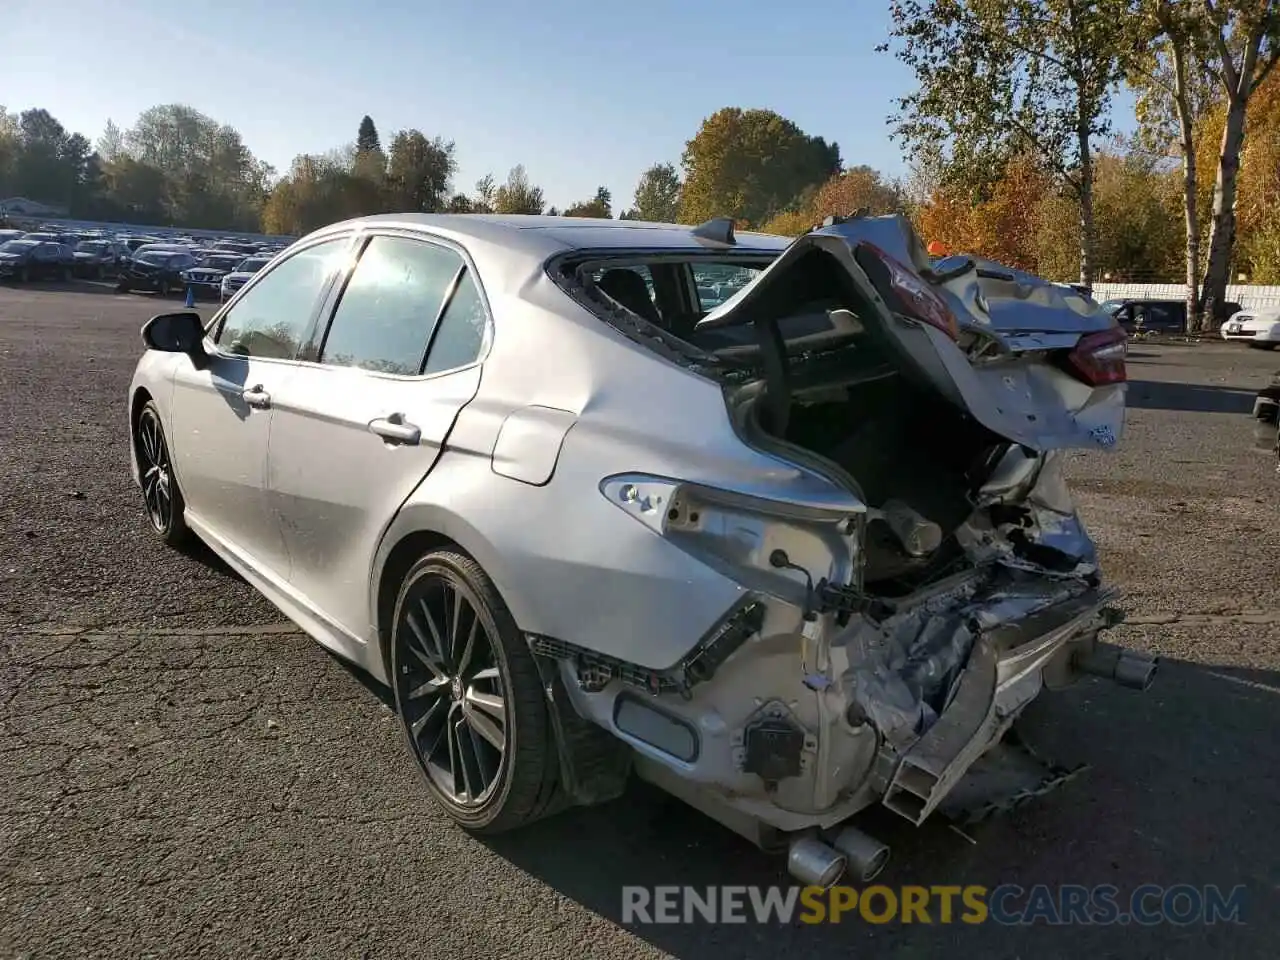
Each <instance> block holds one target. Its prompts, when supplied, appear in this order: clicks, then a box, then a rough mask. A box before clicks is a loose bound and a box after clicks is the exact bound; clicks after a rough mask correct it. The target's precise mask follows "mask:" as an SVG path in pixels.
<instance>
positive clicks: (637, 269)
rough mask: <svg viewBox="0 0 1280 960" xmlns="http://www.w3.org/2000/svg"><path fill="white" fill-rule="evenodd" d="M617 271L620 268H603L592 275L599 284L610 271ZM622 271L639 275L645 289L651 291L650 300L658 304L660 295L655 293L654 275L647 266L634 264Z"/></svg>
mask: <svg viewBox="0 0 1280 960" xmlns="http://www.w3.org/2000/svg"><path fill="white" fill-rule="evenodd" d="M616 269H619V268H618V267H601V268H600V269H599V270H597V271H596V272H595V273H593V274H592V275H591V278H592V279H593V280H594V281H595V282H596V283H599V282H600V280H601V278H602V277H603V276H604V275H605V274H606V273H608V272H609V270H616ZM620 269H623V270H630V271H631V272H632V273H637V274H639V275H640V279H641V280H643V281H644V286H645V289H646V290H648V291H649V299H650V300H652V301H654V302H655V303H656V302H657V299H658V295H657V294H656V293H655V292H654V289H653V274H652V273H650V272H649V268H648V267H647V266H645V265H644V264H643V263H640V264H632V265H629V266H626V267H622V268H620Z"/></svg>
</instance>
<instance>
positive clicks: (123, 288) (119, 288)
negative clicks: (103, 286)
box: [116, 280, 129, 293]
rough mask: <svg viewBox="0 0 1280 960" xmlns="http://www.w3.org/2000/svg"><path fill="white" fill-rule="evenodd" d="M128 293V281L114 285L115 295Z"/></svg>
mask: <svg viewBox="0 0 1280 960" xmlns="http://www.w3.org/2000/svg"><path fill="white" fill-rule="evenodd" d="M128 292H129V281H128V280H121V281H120V282H119V283H117V284H116V293H128Z"/></svg>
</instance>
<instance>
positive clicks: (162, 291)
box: [156, 280, 170, 297]
mask: <svg viewBox="0 0 1280 960" xmlns="http://www.w3.org/2000/svg"><path fill="white" fill-rule="evenodd" d="M169 292H170V287H169V281H168V280H161V281H160V282H159V283H158V284H157V285H156V295H157V296H161V297H167V296H169Z"/></svg>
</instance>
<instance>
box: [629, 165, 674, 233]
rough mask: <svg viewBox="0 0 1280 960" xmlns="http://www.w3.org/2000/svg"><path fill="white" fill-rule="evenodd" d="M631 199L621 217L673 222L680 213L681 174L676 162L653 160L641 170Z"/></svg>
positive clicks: (655, 221)
mask: <svg viewBox="0 0 1280 960" xmlns="http://www.w3.org/2000/svg"><path fill="white" fill-rule="evenodd" d="M631 202H632V208H631V210H629V211H627V212H626V213H624V214H623V219H628V220H649V221H652V222H654V223H675V222H676V219H677V218H678V217H679V216H680V175H679V174H678V173H677V172H676V168H675V165H674V164H670V163H655V164H654V165H653V166H652V167H650V168H649V169H648V170H646V171H645V172H644V173H642V174H641V175H640V182H639V183H638V184H637V185H636V194H635V197H634V198H633V199H632V201H631Z"/></svg>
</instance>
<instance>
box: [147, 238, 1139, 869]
mask: <svg viewBox="0 0 1280 960" xmlns="http://www.w3.org/2000/svg"><path fill="white" fill-rule="evenodd" d="M714 264H721V265H724V266H726V267H731V268H733V269H734V270H738V271H744V272H746V273H748V274H749V275H751V276H752V277H753V279H752V280H751V282H750V283H748V284H747V285H745V286H744V287H742V289H740V290H739V291H738V292H737V293H736V294H735V295H734V296H733V297H732V298H731V299H729V300H727V301H726V302H724V303H722V304H720V305H719V306H717V307H715V308H714V309H712V310H711V311H707V310H705V309H703V308H702V307H701V305H700V304H699V302H698V300H697V295H696V292H695V291H696V290H697V284H696V283H695V281H694V275H695V271H698V270H701V268H702V267H704V266H707V265H714ZM922 271H923V272H922ZM649 281H652V283H650V282H649ZM1028 285H1032V286H1033V287H1034V286H1035V285H1039V288H1043V289H1039V288H1037V289H1036V293H1037V296H1036V297H1035V298H1034V299H1033V300H1031V301H1028V299H1027V298H1026V296H1025V292H1026V289H1027V287H1028ZM966 304H968V305H971V306H970V307H966V306H965V305H966ZM970 310H974V311H980V312H978V313H974V312H970ZM1028 334H1032V335H1028ZM143 341H144V343H145V346H146V350H145V352H144V353H143V355H142V357H141V359H140V360H139V362H138V365H137V369H136V371H135V373H134V377H133V380H132V383H131V385H130V388H129V394H128V397H127V404H128V416H129V423H130V425H131V441H132V450H133V454H134V456H133V461H132V467H133V476H134V479H135V481H136V482H137V483H138V484H139V486H140V488H141V491H142V500H143V503H144V504H145V508H146V515H147V518H148V523H149V524H150V526H151V527H152V528H153V530H154V532H155V533H156V534H157V535H158V536H159V537H160V538H162V539H163V540H164V541H165V542H166V543H169V544H178V543H180V542H182V541H183V539H184V538H186V537H187V536H189V535H190V534H191V533H194V534H196V535H198V536H199V537H200V538H201V539H203V540H204V541H205V542H206V543H208V544H209V545H210V546H211V547H212V548H213V550H214V551H215V552H216V553H218V554H219V555H220V556H221V557H223V558H224V559H225V560H226V561H227V563H229V564H230V565H231V566H232V567H233V568H234V569H235V570H236V571H238V572H239V573H240V574H241V575H243V576H244V577H245V578H246V579H247V580H248V581H249V582H250V583H251V584H253V585H254V586H255V587H256V588H257V589H259V590H260V591H261V592H262V593H263V594H265V595H266V596H267V597H268V598H270V599H271V600H272V601H273V602H274V603H275V604H276V605H277V606H279V607H280V609H281V610H282V611H284V612H285V613H286V615H288V616H290V617H291V618H293V619H294V620H295V621H296V622H297V623H298V624H299V625H300V626H301V627H302V628H303V629H304V630H306V631H307V632H308V633H310V634H311V636H313V637H314V638H315V639H316V640H317V641H319V642H320V643H321V644H323V645H324V646H326V647H327V648H329V649H330V650H332V651H335V652H336V653H338V654H339V655H341V656H343V657H346V658H348V659H350V660H352V661H354V662H355V663H357V664H359V665H360V666H361V667H363V668H364V669H365V670H367V671H369V672H370V673H371V674H372V675H373V676H374V677H376V678H377V679H378V680H380V681H384V682H386V683H387V684H389V685H390V687H391V689H392V692H393V694H394V698H395V704H396V709H397V711H398V714H399V717H400V721H401V724H402V727H403V733H404V739H405V742H406V744H407V747H408V751H409V754H410V756H411V757H412V758H413V761H414V762H415V764H416V766H417V769H418V771H419V772H420V774H421V777H422V779H423V782H424V783H425V786H426V789H427V790H428V791H429V793H430V794H431V795H432V796H433V797H434V798H435V800H436V801H437V802H438V803H439V804H440V806H441V807H442V808H443V809H444V810H445V811H446V812H447V813H448V814H449V815H450V816H451V817H453V818H454V819H455V820H456V821H458V822H459V823H461V824H463V825H464V826H466V827H467V828H469V829H472V830H476V831H482V832H496V831H499V830H504V829H509V828H513V827H517V826H519V825H521V824H525V823H528V822H530V821H533V820H535V819H537V818H538V817H540V816H542V815H544V814H545V813H546V812H548V811H550V810H553V809H556V808H557V807H559V806H561V805H563V804H565V803H574V802H577V803H591V802H597V801H600V800H604V799H607V798H610V797H613V796H616V795H617V794H618V793H619V792H620V791H621V790H622V789H623V785H624V784H625V782H626V779H627V777H628V776H629V775H631V774H635V775H638V776H640V777H642V778H645V779H647V780H650V781H652V782H654V783H656V784H658V785H659V786H661V787H663V788H664V789H667V790H669V791H671V792H672V793H673V794H675V795H676V796H679V797H681V798H683V799H685V800H686V801H688V802H690V803H691V804H693V805H695V806H697V807H698V808H699V809H700V810H702V811H704V812H706V813H707V814H709V815H710V816H712V817H714V818H716V819H717V820H719V821H721V822H722V823H724V824H726V825H728V826H730V827H731V828H733V829H735V830H738V831H739V832H741V833H742V834H743V835H745V836H747V837H749V838H750V839H752V840H754V841H755V842H757V843H759V844H761V846H763V847H765V848H768V849H782V850H787V851H788V865H789V868H790V870H791V871H792V873H793V875H794V876H796V877H797V878H799V879H800V880H801V881H802V882H804V883H814V884H823V885H829V884H830V883H833V882H835V880H836V879H837V878H838V877H839V876H840V875H841V873H842V871H843V870H844V869H845V868H846V867H848V868H849V870H850V871H851V872H852V873H853V874H854V875H855V876H856V877H857V878H858V879H860V880H866V879H869V878H870V877H871V876H874V875H875V873H876V872H877V871H878V870H879V868H880V867H881V866H882V865H883V863H884V861H885V859H886V857H887V855H888V849H887V847H885V846H884V845H883V844H882V843H879V842H878V841H877V840H875V839H874V838H872V837H870V836H869V835H867V834H866V833H863V832H862V831H860V830H859V829H857V828H855V827H853V826H852V825H851V823H850V818H851V817H853V816H854V815H855V814H857V813H859V812H860V811H862V810H864V809H865V808H866V807H868V806H869V805H871V804H882V805H883V806H884V807H886V808H887V809H889V810H890V811H893V812H895V813H897V814H899V815H900V816H902V817H904V818H906V819H907V820H909V821H910V822H912V823H915V824H919V823H921V822H923V821H924V820H925V819H926V818H927V817H929V816H930V815H931V814H932V813H933V812H934V811H935V810H944V811H945V810H949V809H950V803H952V802H956V796H960V795H963V791H961V792H960V793H959V794H957V795H956V796H953V788H954V787H955V786H956V785H957V783H959V782H962V780H963V782H965V783H966V784H967V785H968V786H970V787H972V786H973V785H974V784H975V783H978V782H981V778H982V776H983V775H984V773H990V768H991V767H992V766H997V765H1002V764H1005V763H1007V762H1008V761H1009V759H1010V757H1014V756H1015V755H1016V758H1017V759H1019V760H1026V763H1027V764H1029V765H1030V766H1029V767H1028V766H1022V767H1019V768H1018V769H1019V770H1021V771H1022V772H1021V773H1020V774H1019V776H1017V777H1014V778H1012V779H1006V780H1005V781H1004V782H1005V783H1006V785H1007V786H1008V789H1009V792H1010V793H1011V794H1018V795H1021V794H1022V792H1025V791H1032V792H1035V791H1040V790H1043V789H1047V788H1048V787H1049V786H1051V785H1052V784H1053V783H1055V782H1057V781H1056V779H1055V778H1056V777H1057V776H1058V774H1056V773H1055V772H1054V771H1053V770H1052V769H1051V768H1049V767H1047V766H1045V765H1043V764H1042V763H1040V762H1039V761H1036V760H1035V759H1034V758H1027V757H1025V756H1024V755H1023V754H1020V753H1017V750H1018V748H1017V746H1016V744H1015V743H1014V742H1013V741H1011V740H1005V739H1003V735H1004V733H1005V732H1006V730H1008V729H1009V726H1010V724H1012V723H1013V721H1014V720H1015V718H1016V717H1017V716H1018V715H1019V714H1020V713H1021V711H1022V710H1023V709H1024V708H1025V706H1026V705H1027V704H1028V703H1029V702H1030V701H1031V700H1033V699H1035V698H1036V696H1037V695H1038V694H1039V693H1040V692H1041V690H1042V688H1044V687H1046V686H1049V687H1053V686H1057V685H1058V684H1062V683H1066V682H1068V681H1069V680H1070V679H1072V678H1073V677H1074V676H1076V675H1078V674H1079V673H1081V672H1088V673H1096V674H1100V675H1104V676H1107V677H1109V678H1111V679H1113V680H1117V681H1118V682H1120V683H1121V684H1124V685H1127V686H1132V687H1136V688H1145V687H1146V685H1147V684H1149V683H1150V681H1151V679H1152V676H1153V674H1154V672H1155V669H1156V664H1155V660H1154V659H1153V658H1151V657H1146V656H1142V655H1139V654H1136V653H1133V652H1128V651H1123V650H1118V649H1117V648H1108V649H1106V650H1104V649H1103V648H1102V647H1100V646H1098V645H1097V644H1096V641H1097V638H1098V636H1099V633H1100V632H1101V631H1102V630H1104V629H1105V628H1106V627H1107V626H1109V625H1110V624H1111V623H1113V622H1114V619H1113V611H1112V607H1111V604H1112V603H1113V601H1114V598H1115V593H1114V591H1113V590H1112V589H1111V588H1110V587H1108V586H1107V585H1106V584H1105V583H1104V582H1103V580H1102V575H1101V571H1100V569H1099V566H1098V557H1097V550H1096V548H1095V545H1094V543H1093V542H1092V540H1091V539H1090V538H1089V536H1088V534H1087V532H1086V531H1085V528H1084V527H1083V525H1082V524H1081V522H1080V519H1079V517H1078V516H1077V514H1076V510H1075V507H1074V506H1073V504H1072V501H1071V497H1070V494H1069V492H1068V490H1067V487H1066V485H1065V483H1064V481H1063V479H1062V474H1061V469H1060V466H1061V461H1062V459H1063V456H1062V452H1063V451H1064V450H1069V449H1074V448H1081V449H1089V450H1101V451H1107V450H1111V449H1113V448H1114V447H1115V445H1116V444H1117V442H1118V441H1119V439H1120V436H1121V433H1122V430H1123V423H1124V393H1125V379H1126V370H1125V349H1126V337H1125V335H1124V333H1123V331H1122V330H1120V329H1119V328H1118V327H1117V326H1116V324H1115V323H1114V322H1113V321H1112V320H1111V318H1110V317H1108V316H1106V315H1105V314H1103V313H1101V312H1100V311H1097V310H1088V311H1085V312H1081V311H1080V310H1079V308H1078V304H1077V305H1075V306H1073V305H1072V304H1069V303H1068V302H1067V298H1066V297H1065V296H1064V294H1063V292H1062V291H1060V290H1057V289H1056V288H1052V285H1050V284H1047V283H1046V282H1044V281H1041V280H1038V279H1036V278H1034V277H1030V276H1029V275H1026V274H1021V273H1019V272H1017V271H1013V270H1008V269H1007V268H1003V267H1000V266H999V265H996V264H991V263H989V262H985V261H984V262H978V261H975V260H973V259H971V258H965V257H952V258H948V259H946V260H945V261H941V262H939V263H938V264H931V263H930V261H929V260H928V258H927V257H926V255H925V253H924V249H923V246H922V244H921V243H920V242H919V240H918V238H916V236H915V234H914V233H913V232H912V231H911V228H910V226H909V224H908V223H907V221H905V220H903V219H901V218H897V217H886V218H859V219H851V220H847V221H837V222H834V223H832V224H831V225H828V226H825V227H823V228H821V229H819V230H816V231H814V232H811V233H809V234H807V235H805V236H803V237H801V238H800V239H798V240H796V241H794V242H790V241H788V240H786V239H784V238H780V237H770V236H764V235H759V234H741V235H735V233H734V231H733V224H732V221H728V220H725V221H712V222H710V223H707V224H703V225H702V226H700V227H696V228H689V227H675V226H670V225H658V224H636V223H634V222H631V221H592V220H582V221H572V220H565V219H563V218H558V217H490V216H426V215H412V214H407V215H389V216H379V217H369V218H364V219H360V220H355V221H348V222H344V223H339V224H335V225H333V226H330V227H326V228H325V229H323V230H320V231H317V232H316V233H314V234H312V235H311V236H309V237H307V238H305V239H304V240H302V241H300V242H299V243H297V244H295V245H294V246H293V247H291V248H290V249H289V250H288V251H287V252H285V253H284V254H282V255H281V256H280V257H278V258H277V259H275V260H274V261H272V263H271V264H270V265H269V266H267V267H266V268H265V269H263V270H261V271H260V272H258V273H257V274H256V275H255V276H254V277H253V278H252V279H250V280H249V281H248V283H247V285H246V286H245V288H244V289H243V290H242V291H241V292H240V293H239V295H238V296H237V297H236V298H235V299H234V300H232V301H231V302H230V303H228V304H226V305H224V306H223V307H222V308H220V309H219V310H218V311H217V312H216V313H215V314H214V316H213V318H212V319H211V320H210V322H209V323H208V324H207V325H205V324H203V323H202V322H201V319H200V317H199V316H198V315H197V314H195V313H192V312H182V313H167V314H161V315H159V316H157V317H155V318H153V319H152V320H151V321H150V322H149V323H148V324H147V325H146V327H145V328H144V330H143ZM549 345H552V346H551V347H549ZM996 353H999V355H1000V362H998V363H990V362H985V363H984V362H978V361H979V359H980V358H986V357H989V356H991V355H994V354H996ZM268 437H269V439H270V442H269V443H268ZM1037 764H1039V765H1037ZM1001 769H1007V768H1004V767H1003V766H1002V767H1001ZM970 775H972V776H971V778H970V779H967V780H965V779H964V778H965V777H968V776H970ZM987 782H989V781H987ZM984 799H986V798H984Z"/></svg>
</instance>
